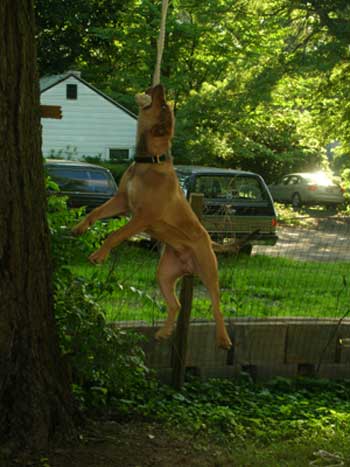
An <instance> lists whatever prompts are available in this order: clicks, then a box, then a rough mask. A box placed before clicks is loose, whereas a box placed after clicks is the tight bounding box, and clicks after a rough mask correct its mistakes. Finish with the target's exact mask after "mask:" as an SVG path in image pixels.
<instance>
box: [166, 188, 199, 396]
mask: <svg viewBox="0 0 350 467" xmlns="http://www.w3.org/2000/svg"><path fill="white" fill-rule="evenodd" d="M203 202H204V195H203V194H202V193H192V194H191V197H190V204H191V207H192V210H193V211H194V213H195V214H196V215H197V217H198V218H199V219H200V218H201V215H202V210H203ZM192 298H193V275H192V274H189V275H188V276H184V277H183V278H182V283H181V292H180V304H181V308H180V312H179V316H178V318H177V323H176V332H175V339H174V344H173V354H172V367H173V371H172V384H173V387H174V388H175V389H181V388H182V386H183V384H184V381H185V369H186V354H187V341H188V330H189V326H190V317H191V309H192Z"/></svg>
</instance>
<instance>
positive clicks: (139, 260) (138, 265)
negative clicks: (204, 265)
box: [103, 216, 350, 324]
mask: <svg viewBox="0 0 350 467" xmlns="http://www.w3.org/2000/svg"><path fill="white" fill-rule="evenodd" d="M293 224H294V225H293ZM277 234H278V237H279V240H278V242H277V243H276V244H275V245H273V246H271V245H255V246H254V247H253V250H252V253H251V255H245V254H242V255H236V254H230V253H227V254H219V255H218V264H219V276H220V289H221V306H222V312H223V314H224V315H225V317H226V318H250V319H254V318H259V319H260V318H278V317H290V318H299V317H305V318H307V317H313V318H326V317H329V318H338V319H340V318H342V317H344V316H345V317H346V316H347V313H348V310H350V277H349V275H350V241H349V240H350V219H349V218H347V217H324V218H320V219H316V220H315V218H312V217H307V216H304V217H303V218H301V217H295V218H290V219H287V220H285V223H284V224H283V225H281V226H279V227H278V229H277ZM115 254H116V262H115V263H113V262H112V263H111V265H110V267H113V268H115V270H116V276H117V278H118V280H117V283H116V284H115V293H114V294H113V295H112V296H111V297H108V298H107V299H106V300H105V302H104V303H103V306H104V307H105V309H106V310H107V315H108V317H109V319H110V320H112V321H144V322H147V323H149V324H156V323H157V322H158V321H159V320H162V319H165V316H166V309H165V305H164V302H163V299H162V297H161V294H160V292H159V289H158V286H157V282H156V268H157V263H158V261H159V252H158V249H157V246H154V245H153V247H152V248H150V247H149V244H147V242H146V243H144V242H139V243H137V244H135V242H129V243H128V244H125V245H123V246H122V247H121V248H119V249H117V251H116V253H115ZM211 318H212V314H211V304H210V300H209V297H208V294H207V291H206V289H205V288H204V286H203V285H202V284H201V282H200V281H199V280H198V279H195V285H194V300H193V306H192V320H193V321H195V320H203V319H211Z"/></svg>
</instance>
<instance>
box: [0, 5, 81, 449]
mask: <svg viewBox="0 0 350 467" xmlns="http://www.w3.org/2000/svg"><path fill="white" fill-rule="evenodd" d="M34 29H35V27H34V15H33V0H1V2H0V190H1V191H0V441H3V440H6V439H9V438H10V439H12V440H15V441H16V442H17V444H18V443H20V444H21V445H22V447H29V448H35V449H37V448H45V447H47V443H48V440H49V439H50V437H51V436H52V435H53V434H54V433H55V432H57V431H58V430H63V431H64V432H65V433H66V434H67V433H72V431H73V423H72V407H73V404H72V398H71V395H70V390H69V381H68V378H67V376H66V371H65V369H64V366H63V365H62V363H61V359H60V352H59V343H58V337H57V332H56V327H55V321H54V316H53V298H52V284H51V280H52V274H51V265H50V252H49V232H48V226H47V221H46V190H45V183H44V173H43V163H42V156H41V128H40V115H39V83H38V75H37V70H36V49H35V36H34V34H35V30H34Z"/></svg>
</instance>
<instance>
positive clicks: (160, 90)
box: [136, 84, 174, 156]
mask: <svg viewBox="0 0 350 467" xmlns="http://www.w3.org/2000/svg"><path fill="white" fill-rule="evenodd" d="M136 102H137V104H138V105H139V117H138V128H137V148H136V152H137V155H139V156H142V155H161V154H164V153H166V152H168V150H169V149H170V146H171V139H172V137H173V132H174V116H173V112H172V110H171V108H170V106H169V104H167V102H166V98H165V89H164V87H163V86H162V85H161V84H158V85H157V86H153V87H151V88H148V89H147V90H146V92H145V93H144V94H137V95H136Z"/></svg>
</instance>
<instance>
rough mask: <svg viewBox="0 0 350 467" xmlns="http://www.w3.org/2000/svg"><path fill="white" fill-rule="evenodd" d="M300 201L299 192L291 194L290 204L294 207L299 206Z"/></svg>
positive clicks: (297, 207)
mask: <svg viewBox="0 0 350 467" xmlns="http://www.w3.org/2000/svg"><path fill="white" fill-rule="evenodd" d="M301 205H302V202H301V198H300V195H299V193H294V195H293V196H292V206H293V208H294V209H299V208H301Z"/></svg>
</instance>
